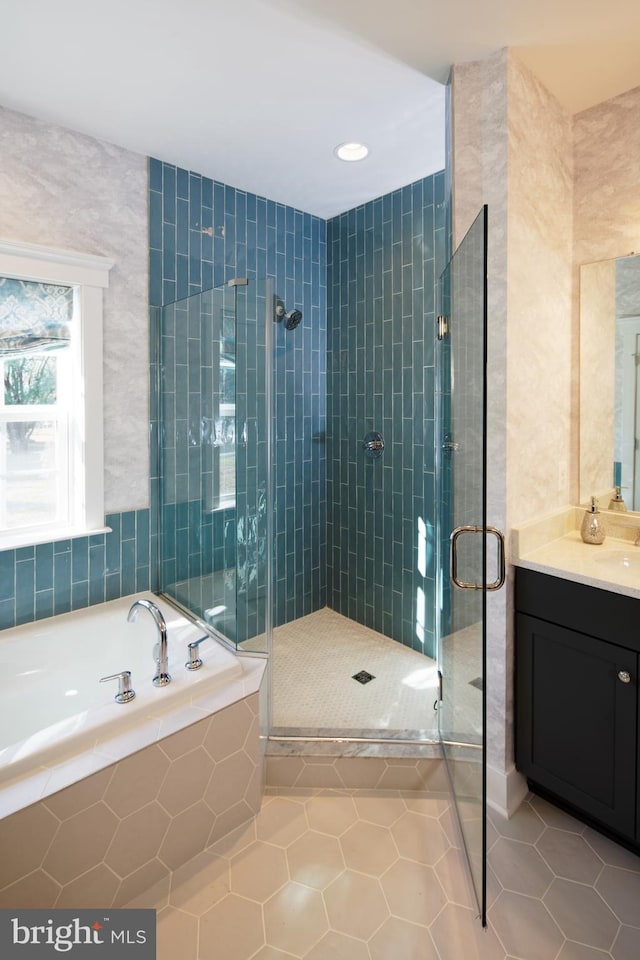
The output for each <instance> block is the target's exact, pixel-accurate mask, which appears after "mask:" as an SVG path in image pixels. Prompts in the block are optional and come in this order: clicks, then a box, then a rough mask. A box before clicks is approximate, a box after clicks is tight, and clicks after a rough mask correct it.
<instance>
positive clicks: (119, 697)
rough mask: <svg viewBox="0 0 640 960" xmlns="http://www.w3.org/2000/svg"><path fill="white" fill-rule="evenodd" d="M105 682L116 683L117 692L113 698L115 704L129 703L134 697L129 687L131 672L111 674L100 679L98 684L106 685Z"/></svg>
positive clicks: (132, 690)
mask: <svg viewBox="0 0 640 960" xmlns="http://www.w3.org/2000/svg"><path fill="white" fill-rule="evenodd" d="M107 680H117V681H118V692H117V693H116V695H115V697H114V698H113V699H114V700H115V701H116V703H129V701H130V700H133V698H134V697H135V695H136V692H135V690H134V689H133V687H132V686H131V670H123V671H122V672H121V673H112V674H110V676H108V677H100V683H106V681H107Z"/></svg>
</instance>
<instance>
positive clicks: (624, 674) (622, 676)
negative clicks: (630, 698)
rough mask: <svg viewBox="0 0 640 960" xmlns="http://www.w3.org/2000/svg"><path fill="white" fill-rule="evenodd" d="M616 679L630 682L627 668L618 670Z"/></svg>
mask: <svg viewBox="0 0 640 960" xmlns="http://www.w3.org/2000/svg"><path fill="white" fill-rule="evenodd" d="M618 680H622V682H623V683H631V674H630V673H629V672H628V671H627V670H620V672H619V673H618Z"/></svg>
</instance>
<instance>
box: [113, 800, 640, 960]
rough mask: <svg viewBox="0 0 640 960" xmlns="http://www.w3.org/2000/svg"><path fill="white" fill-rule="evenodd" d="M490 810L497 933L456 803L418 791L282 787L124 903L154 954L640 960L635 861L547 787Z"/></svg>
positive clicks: (249, 959)
mask: <svg viewBox="0 0 640 960" xmlns="http://www.w3.org/2000/svg"><path fill="white" fill-rule="evenodd" d="M489 816H490V820H491V825H492V826H491V828H490V830H489V836H490V838H491V840H490V842H491V849H490V851H489V868H488V904H489V910H488V918H489V927H488V929H487V930H483V929H482V928H481V926H480V923H479V921H478V920H477V919H476V916H475V910H474V906H473V894H472V891H471V888H470V885H469V879H468V875H467V873H466V870H465V867H464V864H463V862H462V854H461V851H460V848H459V842H458V834H457V829H456V827H455V823H454V819H453V815H452V810H451V808H450V805H449V801H448V798H447V797H445V796H444V795H443V794H436V793H432V794H427V793H423V794H417V793H416V792H415V791H412V792H411V793H410V794H409V793H406V794H402V793H401V792H399V791H384V792H375V791H365V790H341V791H337V790H321V789H308V790H298V791H294V790H288V791H286V792H283V791H279V792H278V791H276V790H275V789H272V790H271V791H270V793H269V795H268V796H266V797H265V799H264V802H263V806H262V810H261V811H260V813H259V815H258V816H257V818H256V819H255V820H254V821H252V822H251V823H249V824H247V825H246V826H244V827H240V828H239V829H238V830H236V831H234V833H232V834H230V835H229V836H228V837H226V838H225V839H223V840H221V841H219V842H218V843H217V844H215V845H214V846H212V847H210V848H209V849H208V850H206V851H204V852H203V853H202V854H200V855H199V856H198V857H196V858H195V859H194V860H192V861H190V862H189V863H188V864H186V865H185V866H184V867H182V868H181V869H180V870H177V871H176V872H175V873H174V874H173V875H172V876H171V878H170V879H169V880H166V881H163V882H162V884H161V885H160V886H158V887H156V888H154V889H153V890H151V891H149V892H148V893H147V894H146V895H145V896H143V897H140V898H138V899H137V900H136V901H135V902H133V903H131V904H130V906H150V907H155V908H156V909H157V910H158V911H159V912H158V960H175V957H180V960H637V958H638V957H639V956H640V858H639V857H637V856H635V855H634V854H632V853H630V852H628V851H626V850H624V849H623V848H621V847H619V846H617V845H616V844H614V843H612V842H611V841H609V840H607V839H606V838H605V837H603V836H601V835H600V834H598V833H595V832H594V831H593V830H591V829H589V828H588V827H585V826H584V825H583V824H581V823H579V822H578V821H577V820H574V819H573V818H572V817H570V816H568V815H566V814H565V813H563V812H562V811H560V810H558V809H557V808H555V807H553V806H551V805H550V804H548V803H546V802H545V801H543V800H541V799H540V798H538V797H534V796H529V798H528V800H527V801H525V803H524V804H523V805H522V807H521V808H520V810H519V811H518V813H517V814H516V815H515V816H514V817H513V818H512V819H511V820H510V821H505V820H504V819H502V818H501V817H499V816H498V815H496V814H495V813H493V812H491V813H490V814H489ZM412 836H413V842H412V841H411V837H412ZM425 837H427V838H428V840H427V842H426V843H425ZM399 838H401V842H400V843H399V842H398V841H399ZM425 850H426V851H427V853H428V855H425Z"/></svg>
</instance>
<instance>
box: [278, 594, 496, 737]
mask: <svg viewBox="0 0 640 960" xmlns="http://www.w3.org/2000/svg"><path fill="white" fill-rule="evenodd" d="M446 642H447V643H448V644H449V645H450V646H449V647H448V650H451V652H450V653H448V656H447V666H448V671H449V677H450V678H451V681H452V682H453V677H454V675H455V680H456V698H457V702H456V704H455V706H454V707H453V708H452V710H451V712H450V714H449V713H446V714H445V717H446V719H447V724H448V726H449V727H450V728H451V732H452V733H454V734H461V733H462V732H464V734H465V737H466V738H467V739H468V735H469V733H472V732H474V731H475V730H476V727H477V724H478V723H479V722H480V720H481V705H482V695H481V692H480V691H479V690H478V688H477V686H472V685H471V681H472V680H475V679H477V677H478V673H479V672H480V671H481V667H480V665H479V663H478V662H477V659H476V657H474V655H473V650H474V649H476V648H477V647H478V641H477V637H476V635H475V632H474V628H467V630H461V631H459V632H458V633H457V634H455V635H454V636H452V637H450V638H447V641H446ZM273 651H274V652H273V721H272V734H274V735H276V736H277V735H278V734H280V735H284V734H285V733H287V734H291V733H292V732H296V731H305V732H307V733H308V734H309V735H311V734H316V733H321V732H323V731H324V732H325V733H326V732H328V731H331V732H334V731H338V732H349V733H350V734H351V735H352V736H374V737H375V736H378V737H379V736H384V737H389V738H393V737H394V736H396V737H400V736H401V737H409V738H411V737H415V736H420V737H422V738H426V739H429V738H433V737H436V735H437V734H436V730H437V718H436V714H435V711H434V709H433V705H434V702H435V700H436V697H437V695H438V670H437V666H436V662H435V660H432V659H431V658H430V657H425V656H423V655H422V654H421V653H417V652H416V651H415V650H411V649H409V648H408V647H405V646H403V645H402V644H400V643H397V642H396V641H395V640H390V639H389V638H388V637H385V636H383V635H382V634H381V633H377V632H376V631H375V630H370V629H369V628H368V627H364V626H362V624H359V623H356V622H355V621H354V620H349V619H348V618H347V617H344V616H342V615H341V614H339V613H336V612H335V611H334V610H330V609H328V608H324V609H323V610H318V611H317V612H316V613H311V614H309V615H308V616H306V617H301V618H300V619H299V620H294V621H292V622H291V623H287V624H285V625H284V626H282V627H277V628H276V629H275V630H274V632H273ZM363 672H365V673H368V674H372V675H373V677H374V679H373V680H370V681H369V682H367V683H364V684H363V683H361V682H358V681H357V679H354V677H357V676H359V675H360V674H362V673H363ZM449 689H451V687H450V688H449Z"/></svg>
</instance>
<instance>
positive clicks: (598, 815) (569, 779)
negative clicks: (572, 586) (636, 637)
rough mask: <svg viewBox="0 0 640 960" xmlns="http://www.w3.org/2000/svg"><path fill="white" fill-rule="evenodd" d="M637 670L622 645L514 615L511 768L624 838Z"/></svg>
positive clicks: (630, 822)
mask: <svg viewBox="0 0 640 960" xmlns="http://www.w3.org/2000/svg"><path fill="white" fill-rule="evenodd" d="M637 668H638V655H637V654H636V653H634V652H633V651H631V650H628V649H626V648H625V647H619V646H617V645H616V644H613V643H608V642H605V641H603V640H597V639H596V638H594V637H590V636H587V635H586V634H582V633H577V632H576V631H574V630H568V629H565V628H564V627H559V626H557V625H556V624H552V623H547V622H545V621H544V620H538V619H536V618H535V617H530V616H526V615H524V614H518V615H517V618H516V765H517V767H518V769H519V770H520V771H521V772H522V773H524V774H525V775H526V776H527V777H528V778H529V779H530V780H532V781H534V782H535V783H537V784H539V785H540V786H541V787H544V788H545V789H547V790H549V791H551V792H552V793H554V794H555V795H556V796H557V797H558V798H560V799H562V800H564V801H565V802H567V803H569V804H571V805H572V806H574V807H576V809H579V810H582V811H583V812H584V813H585V814H587V815H589V816H591V817H593V818H594V819H596V820H598V821H600V823H602V824H603V825H605V826H607V827H609V828H610V829H612V830H615V831H616V832H618V833H620V834H621V835H623V836H626V837H628V838H629V839H634V837H635V813H636V782H635V781H636V764H637V749H636V747H637V743H636V741H637V728H636V725H637V706H638V705H637V689H638V688H637V676H638V669H637ZM627 678H628V680H627ZM625 681H627V682H625Z"/></svg>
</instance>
